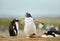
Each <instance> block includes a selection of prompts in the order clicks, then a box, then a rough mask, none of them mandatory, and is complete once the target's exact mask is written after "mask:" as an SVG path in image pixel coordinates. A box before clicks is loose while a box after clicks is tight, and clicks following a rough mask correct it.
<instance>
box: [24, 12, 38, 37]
mask: <svg viewBox="0 0 60 41" xmlns="http://www.w3.org/2000/svg"><path fill="white" fill-rule="evenodd" d="M24 23H25V25H24V33H25V35H26V37H32V36H33V35H36V34H37V33H36V25H35V23H34V20H33V18H32V16H31V14H29V13H26V17H25V20H24Z"/></svg>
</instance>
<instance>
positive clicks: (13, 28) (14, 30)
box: [9, 19, 19, 36]
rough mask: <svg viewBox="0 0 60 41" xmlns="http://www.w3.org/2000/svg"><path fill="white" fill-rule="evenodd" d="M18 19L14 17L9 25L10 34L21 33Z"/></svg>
mask: <svg viewBox="0 0 60 41" xmlns="http://www.w3.org/2000/svg"><path fill="white" fill-rule="evenodd" d="M18 21H19V20H17V19H13V20H12V21H11V23H10V26H9V34H10V36H17V35H18V34H19V29H18Z"/></svg>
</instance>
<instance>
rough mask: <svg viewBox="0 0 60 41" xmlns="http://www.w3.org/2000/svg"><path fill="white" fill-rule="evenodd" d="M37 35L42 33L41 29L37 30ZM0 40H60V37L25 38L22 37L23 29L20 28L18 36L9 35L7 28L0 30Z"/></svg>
mask: <svg viewBox="0 0 60 41" xmlns="http://www.w3.org/2000/svg"><path fill="white" fill-rule="evenodd" d="M37 33H38V34H39V35H42V31H41V30H37ZM0 41H60V37H50V38H48V37H47V38H42V37H35V38H26V37H24V33H23V30H20V33H19V36H17V37H16V36H15V37H10V36H9V33H8V30H5V31H0Z"/></svg>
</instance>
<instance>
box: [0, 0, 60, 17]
mask: <svg viewBox="0 0 60 41" xmlns="http://www.w3.org/2000/svg"><path fill="white" fill-rule="evenodd" d="M26 12H29V13H31V14H32V16H60V0H0V17H22V16H25V13H26Z"/></svg>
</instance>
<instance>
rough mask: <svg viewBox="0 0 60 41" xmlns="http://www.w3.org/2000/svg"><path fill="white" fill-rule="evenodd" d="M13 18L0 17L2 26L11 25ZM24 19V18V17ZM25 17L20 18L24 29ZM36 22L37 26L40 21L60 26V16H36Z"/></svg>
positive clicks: (21, 26) (20, 25) (20, 24)
mask: <svg viewBox="0 0 60 41" xmlns="http://www.w3.org/2000/svg"><path fill="white" fill-rule="evenodd" d="M12 19H13V18H0V26H1V25H3V26H5V27H7V26H9V23H10V22H11V20H12ZM23 19H24V18H23ZM23 19H19V20H20V21H19V27H20V28H21V29H22V28H23V27H24V23H23V22H22V21H23ZM34 20H35V21H38V22H35V24H36V27H38V24H39V22H43V23H44V25H46V24H51V25H52V24H53V25H55V26H58V27H60V17H35V18H34Z"/></svg>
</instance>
